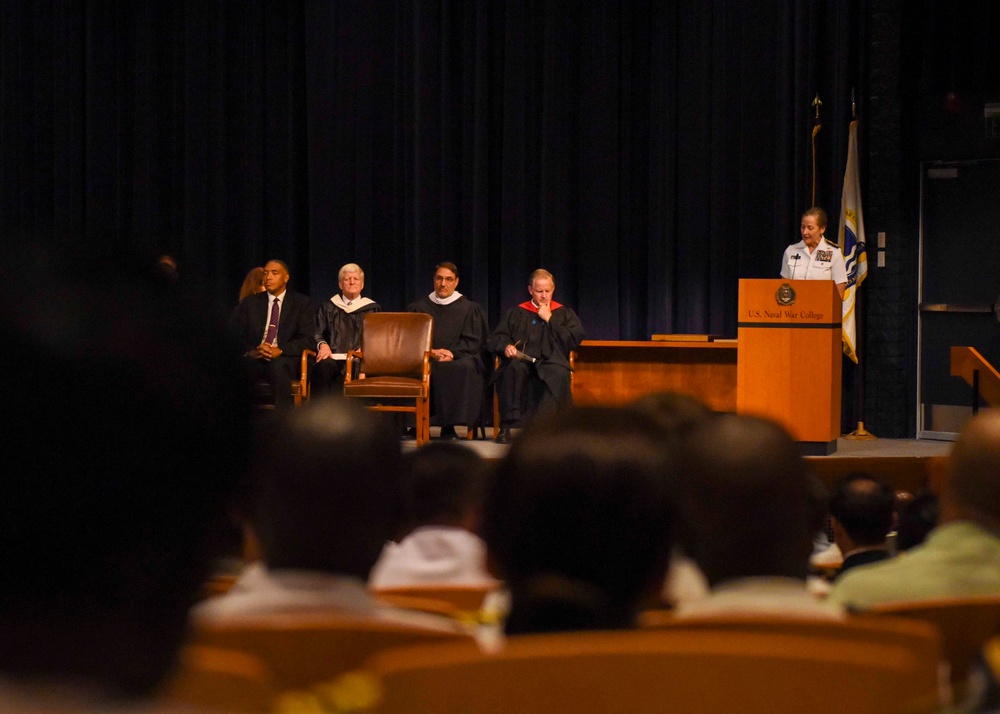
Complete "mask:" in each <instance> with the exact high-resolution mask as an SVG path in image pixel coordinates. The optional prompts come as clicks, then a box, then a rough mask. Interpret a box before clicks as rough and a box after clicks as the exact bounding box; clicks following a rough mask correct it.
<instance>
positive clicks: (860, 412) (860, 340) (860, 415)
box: [845, 87, 878, 441]
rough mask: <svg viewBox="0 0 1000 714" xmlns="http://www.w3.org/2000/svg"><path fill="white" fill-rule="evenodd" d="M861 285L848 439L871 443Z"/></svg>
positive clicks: (856, 298)
mask: <svg viewBox="0 0 1000 714" xmlns="http://www.w3.org/2000/svg"><path fill="white" fill-rule="evenodd" d="M857 119H858V107H857V103H856V102H855V98H854V87H851V121H852V122H855V121H857ZM858 287H860V285H858V286H856V287H855V289H854V316H855V327H856V333H857V336H856V339H855V350H856V356H857V358H858V380H857V384H856V385H855V390H854V394H855V404H854V416H855V417H856V419H857V423H858V428H857V429H855V430H854V431H852V432H851V433H850V434H848V435H847V436H846V437H845V438H846V439H853V440H856V441H871V440H874V439H878V437H877V436H875V435H874V434H872V433H871V432H870V431H868V430H867V429H866V428H865V372H866V370H865V362H864V359H862V358H863V356H864V351H865V348H864V343H865V341H864V320H863V319H862V316H863V315H864V311H863V310H862V309H861V308H862V307H863V305H864V300H863V298H862V296H861V291H860V290H858Z"/></svg>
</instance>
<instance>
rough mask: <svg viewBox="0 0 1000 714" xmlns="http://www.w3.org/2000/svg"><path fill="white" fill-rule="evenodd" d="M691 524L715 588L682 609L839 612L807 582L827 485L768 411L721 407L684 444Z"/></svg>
mask: <svg viewBox="0 0 1000 714" xmlns="http://www.w3.org/2000/svg"><path fill="white" fill-rule="evenodd" d="M680 464H681V465H680V469H679V472H680V474H681V476H682V479H683V484H682V494H681V502H682V504H683V522H684V526H683V528H684V532H685V534H686V536H687V542H686V543H687V545H688V547H689V550H690V555H691V556H692V557H693V558H694V560H695V562H696V563H697V564H698V566H699V567H700V568H701V570H702V572H703V573H704V574H705V577H706V578H707V579H708V583H709V586H710V587H711V593H710V594H709V596H708V597H706V598H705V599H703V600H700V601H697V602H689V603H682V604H681V605H680V606H679V607H678V610H677V614H678V616H679V617H681V616H684V617H703V616H712V615H719V614H756V613H760V614H772V615H789V616H797V617H811V618H838V617H842V616H843V612H842V610H840V609H839V608H837V607H833V606H831V605H829V604H827V603H824V602H822V601H820V600H818V599H817V598H815V597H814V596H813V595H811V594H810V593H809V592H808V591H807V588H806V577H807V574H808V571H809V556H810V554H811V553H812V549H813V544H812V539H813V534H814V533H815V532H816V531H817V530H818V529H819V528H820V527H821V524H822V522H823V518H824V515H825V510H824V504H822V502H821V498H820V497H819V495H820V492H821V489H820V488H819V486H818V482H816V480H815V479H814V477H813V475H812V474H811V472H810V471H809V469H808V467H807V465H806V462H805V460H804V459H803V458H802V456H801V455H800V454H799V450H798V448H797V446H796V444H795V442H794V441H792V438H791V436H789V434H788V433H787V432H786V431H785V430H784V429H783V428H782V427H780V426H779V425H778V424H776V423H774V422H772V421H769V420H767V419H763V418H759V417H751V416H742V415H739V416H738V415H735V414H719V415H717V416H716V417H715V418H714V419H712V420H710V421H707V422H705V423H703V424H700V425H698V426H696V427H694V428H693V429H691V430H690V431H689V432H688V434H687V437H686V439H685V444H684V446H683V447H682V457H681V461H680Z"/></svg>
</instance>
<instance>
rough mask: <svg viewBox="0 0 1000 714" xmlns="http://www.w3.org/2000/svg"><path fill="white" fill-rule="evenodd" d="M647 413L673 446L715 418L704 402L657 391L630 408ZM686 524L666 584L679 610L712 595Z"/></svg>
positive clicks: (666, 596)
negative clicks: (692, 554) (691, 551)
mask: <svg viewBox="0 0 1000 714" xmlns="http://www.w3.org/2000/svg"><path fill="white" fill-rule="evenodd" d="M629 406H630V407H631V408H632V409H637V410H639V411H641V412H644V413H646V414H648V415H650V416H651V417H653V419H655V420H656V422H657V423H658V424H659V425H660V428H661V429H663V433H664V437H665V438H666V439H669V440H670V441H671V442H673V443H680V442H681V441H683V438H684V435H685V434H687V432H688V431H689V430H690V429H692V428H694V427H695V426H697V425H698V424H702V423H703V422H705V421H708V420H709V419H711V418H712V417H713V415H714V414H715V412H713V411H712V410H711V409H710V408H709V407H708V406H707V405H706V404H705V403H704V402H702V401H700V400H698V399H696V398H695V397H692V396H690V395H688V394H681V393H679V392H653V393H651V394H647V395H645V396H643V397H640V398H639V399H637V400H635V401H634V402H632V403H631V404H630V405H629ZM683 527H684V524H683V523H679V524H678V533H677V539H676V543H675V545H674V552H673V553H672V554H671V556H670V570H669V572H668V573H667V579H666V581H665V582H664V584H663V592H662V594H661V596H662V600H663V603H664V604H665V605H669V606H672V607H676V606H677V605H679V604H680V603H682V602H692V601H695V600H701V599H702V598H704V597H705V596H707V595H708V581H707V580H706V579H705V574H704V573H702V572H701V570H700V569H699V568H698V565H697V564H696V563H695V562H694V561H693V560H692V559H691V558H689V557H688V555H687V552H686V550H685V547H684V541H685V538H686V536H685V534H684V532H683Z"/></svg>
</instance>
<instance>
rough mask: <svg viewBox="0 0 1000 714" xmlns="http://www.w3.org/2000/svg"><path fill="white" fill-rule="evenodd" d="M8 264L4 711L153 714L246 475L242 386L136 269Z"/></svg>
mask: <svg viewBox="0 0 1000 714" xmlns="http://www.w3.org/2000/svg"><path fill="white" fill-rule="evenodd" d="M0 252H2V254H3V256H4V258H5V260H4V264H5V265H7V266H9V267H11V271H10V273H11V274H10V275H9V276H8V280H7V288H8V289H9V290H10V291H11V293H10V294H11V295H16V296H17V299H16V300H4V301H3V304H2V305H0V329H2V331H3V334H4V340H5V342H6V347H7V349H5V350H4V351H3V353H2V354H0V365H2V366H0V383H2V385H3V392H4V394H5V395H6V398H7V399H10V400H11V401H10V404H11V406H12V408H10V409H8V410H7V411H6V412H5V416H4V417H3V418H2V420H0V421H2V429H3V434H4V443H5V444H6V447H5V452H6V454H7V457H8V459H9V461H8V463H9V464H11V465H12V466H13V468H9V469H7V473H6V474H5V475H4V497H3V500H2V504H0V511H2V515H0V542H2V543H3V562H4V573H3V578H2V579H0V632H2V633H3V635H2V636H0V711H4V712H11V711H32V712H36V711H37V712H42V711H45V712H69V711H88V712H107V711H139V710H141V711H147V706H151V705H149V702H150V700H151V698H152V696H153V694H154V691H155V689H156V688H157V686H158V685H160V684H161V683H162V682H163V681H164V680H165V679H166V677H167V676H168V674H169V673H170V671H171V669H172V667H173V666H174V664H175V659H176V656H177V653H178V651H179V649H180V646H181V644H182V642H183V638H184V635H185V627H186V620H187V611H188V608H189V607H190V604H191V603H192V602H193V601H194V600H195V599H196V597H197V594H198V592H199V591H200V589H201V586H202V584H203V583H204V581H205V578H206V577H207V575H208V573H209V571H210V568H211V564H212V562H213V559H214V557H215V555H216V554H217V553H216V550H215V546H216V544H217V543H219V542H220V541H221V540H222V539H221V538H220V537H219V536H220V535H221V534H223V533H224V532H225V529H224V526H225V524H226V513H227V508H228V507H229V506H230V505H231V503H232V502H233V501H234V500H235V494H236V493H237V492H238V491H239V488H240V482H241V479H242V475H243V474H244V473H245V472H246V469H247V467H248V465H249V453H250V440H249V434H250V388H249V383H248V382H247V381H246V379H245V376H244V374H243V370H242V369H240V364H239V361H238V359H237V358H236V357H235V356H233V355H232V354H231V350H230V346H229V344H228V343H227V342H225V340H224V339H223V337H222V336H221V334H220V331H219V330H218V328H217V326H216V325H206V324H205V321H204V319H203V318H202V317H201V316H200V315H199V313H198V312H197V311H195V310H193V309H191V307H190V306H189V305H187V304H184V303H183V302H182V301H181V300H179V299H177V297H176V295H175V294H174V292H173V291H165V290H163V288H162V277H161V276H159V275H157V274H156V273H155V269H152V268H151V267H143V268H141V269H140V268H139V267H137V266H139V265H140V262H139V261H140V259H139V258H136V259H135V261H134V262H133V260H132V259H131V258H128V257H125V256H122V255H121V254H116V255H115V256H114V257H113V258H105V257H104V256H102V255H101V254H100V251H99V250H95V249H94V248H92V247H90V248H88V249H87V250H86V251H85V252H84V251H80V252H79V254H75V253H76V252H75V251H71V250H68V249H60V250H56V249H53V248H50V247H43V246H42V245H41V244H37V243H36V244H34V245H32V246H31V247H30V248H21V249H19V248H11V247H9V246H7V247H4V248H3V249H0ZM146 265H148V264H146ZM80 266H86V269H85V270H81V267H80ZM95 276H99V278H100V279H95ZM15 405H16V406H15Z"/></svg>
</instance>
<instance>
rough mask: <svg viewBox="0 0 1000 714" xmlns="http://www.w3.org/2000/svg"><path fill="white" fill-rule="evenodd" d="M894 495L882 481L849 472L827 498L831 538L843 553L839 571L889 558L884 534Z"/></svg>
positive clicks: (891, 520)
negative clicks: (831, 530)
mask: <svg viewBox="0 0 1000 714" xmlns="http://www.w3.org/2000/svg"><path fill="white" fill-rule="evenodd" d="M895 503H896V494H895V493H894V492H893V490H892V487H891V486H889V484H887V483H886V482H885V481H882V480H881V479H878V478H875V477H874V476H870V475H868V474H864V473H856V474H848V475H847V476H845V477H844V478H842V479H841V480H840V481H838V482H837V485H836V486H835V487H834V489H833V494H832V495H831V497H830V522H831V524H832V526H833V540H834V542H835V543H836V544H837V547H838V548H840V552H841V553H843V554H844V564H843V565H842V566H840V570H838V571H837V577H840V575H841V573H843V572H845V571H847V570H850V569H851V568H855V567H857V566H859V565H867V564H868V563H877V562H878V561H880V560H885V559H886V558H888V557H889V550H888V548H887V546H886V536H887V535H888V533H889V531H890V530H892V527H893V524H894V521H895V514H894V512H893V509H894V506H895Z"/></svg>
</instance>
